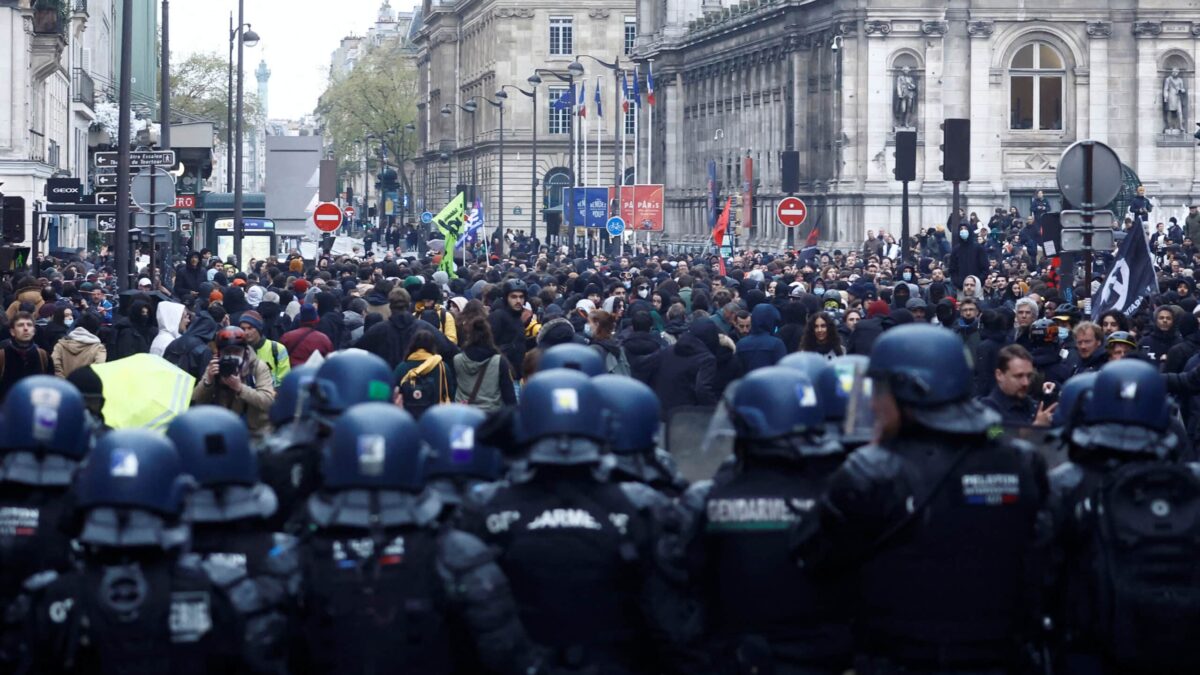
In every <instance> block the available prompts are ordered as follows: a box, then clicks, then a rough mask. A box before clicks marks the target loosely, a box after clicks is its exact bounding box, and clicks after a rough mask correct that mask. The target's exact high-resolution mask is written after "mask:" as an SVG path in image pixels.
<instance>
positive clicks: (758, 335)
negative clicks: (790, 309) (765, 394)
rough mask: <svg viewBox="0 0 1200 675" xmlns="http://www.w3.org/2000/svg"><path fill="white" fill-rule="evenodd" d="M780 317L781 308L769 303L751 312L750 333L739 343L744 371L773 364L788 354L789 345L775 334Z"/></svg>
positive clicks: (738, 356) (760, 305)
mask: <svg viewBox="0 0 1200 675" xmlns="http://www.w3.org/2000/svg"><path fill="white" fill-rule="evenodd" d="M779 318H780V316H779V310H778V309H776V308H775V307H774V306H773V305H770V304H767V303H761V304H759V305H757V306H755V308H754V309H753V310H752V311H751V312H750V334H749V335H747V336H746V337H744V338H742V339H741V340H740V341H739V342H738V343H737V358H738V361H739V362H741V365H742V370H743V371H744V372H747V373H749V372H750V371H752V370H754V369H756V368H766V367H768V366H773V365H775V364H777V363H779V361H780V360H781V359H782V358H783V357H784V356H787V346H786V345H784V343H783V340H781V339H779V338H778V337H776V336H775V329H776V326H778V324H779Z"/></svg>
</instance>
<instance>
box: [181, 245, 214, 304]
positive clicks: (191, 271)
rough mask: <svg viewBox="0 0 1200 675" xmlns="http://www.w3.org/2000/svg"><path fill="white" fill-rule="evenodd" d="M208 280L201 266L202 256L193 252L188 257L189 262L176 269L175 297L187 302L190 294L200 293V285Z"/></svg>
mask: <svg viewBox="0 0 1200 675" xmlns="http://www.w3.org/2000/svg"><path fill="white" fill-rule="evenodd" d="M207 280H208V278H207V274H205V271H204V268H203V267H202V266H201V265H200V254H199V253H196V252H195V251H193V252H192V253H191V254H189V255H188V258H187V262H184V263H180V265H179V266H178V267H176V268H175V286H174V288H173V292H174V294H175V297H177V298H180V299H185V300H186V299H187V297H188V295H189V294H191V293H199V292H200V284H202V283H204V282H205V281H207Z"/></svg>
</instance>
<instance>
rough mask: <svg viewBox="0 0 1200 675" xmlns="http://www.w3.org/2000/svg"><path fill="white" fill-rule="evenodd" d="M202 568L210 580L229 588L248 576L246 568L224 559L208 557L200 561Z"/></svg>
mask: <svg viewBox="0 0 1200 675" xmlns="http://www.w3.org/2000/svg"><path fill="white" fill-rule="evenodd" d="M200 568H201V569H203V570H204V574H205V575H206V576H208V578H209V580H210V581H212V582H213V583H214V584H216V585H217V586H219V587H221V588H225V589H229V588H233V587H234V586H236V585H237V584H238V583H240V582H241V581H242V580H243V579H245V578H246V569H245V568H244V567H242V566H240V565H233V564H230V563H228V562H225V561H223V560H219V559H215V558H206V559H204V560H201V561H200Z"/></svg>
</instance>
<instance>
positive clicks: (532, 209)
mask: <svg viewBox="0 0 1200 675" xmlns="http://www.w3.org/2000/svg"><path fill="white" fill-rule="evenodd" d="M527 82H529V85H530V91H525V90H524V89H522V88H520V87H518V86H516V85H512V84H506V85H504V86H503V87H500V91H498V92H496V96H497V97H500V94H502V93H504V90H505V89H515V90H517V91H519V92H521V93H522V94H524V95H525V96H526V97H528V98H530V99H532V100H533V166H532V168H531V170H530V172H529V176H530V181H529V237H530V238H531V239H537V210H538V209H537V186H538V175H537V160H538V134H537V128H538V124H537V123H538V107H537V86H538V85H539V84H541V83H542V78H540V77H538V76H537V73H534V74H533V75H530V76H529V79H528V80H527ZM504 98H508V94H504ZM535 253H536V251H535Z"/></svg>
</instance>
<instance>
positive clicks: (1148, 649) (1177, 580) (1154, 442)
mask: <svg viewBox="0 0 1200 675" xmlns="http://www.w3.org/2000/svg"><path fill="white" fill-rule="evenodd" d="M1073 381H1074V380H1072V382H1073ZM1068 384H1071V383H1070V382H1069V383H1068ZM1170 415H1171V411H1170V406H1169V404H1168V399H1167V390H1166V384H1165V382H1164V379H1163V377H1162V375H1160V374H1159V373H1158V371H1157V369H1156V368H1155V367H1154V366H1152V365H1150V364H1148V363H1145V362H1142V361H1137V360H1133V359H1122V360H1120V361H1116V362H1113V363H1109V364H1108V365H1106V366H1104V367H1103V368H1101V369H1100V372H1099V373H1098V374H1096V375H1095V376H1094V382H1093V383H1092V386H1091V390H1090V392H1089V393H1088V394H1087V396H1086V397H1085V398H1084V399H1083V407H1082V410H1081V414H1079V415H1077V416H1076V421H1075V423H1074V424H1073V425H1071V426H1070V427H1069V429H1068V432H1067V439H1068V443H1069V448H1070V450H1069V452H1070V459H1071V461H1070V462H1068V463H1066V464H1063V465H1062V466H1059V467H1057V468H1056V469H1055V470H1054V471H1053V472H1051V474H1050V484H1051V489H1052V504H1053V512H1054V514H1055V524H1056V528H1055V529H1056V532H1057V534H1058V541H1059V545H1060V546H1061V549H1062V553H1063V564H1062V567H1061V569H1059V570H1057V572H1058V573H1057V574H1056V575H1055V576H1054V577H1053V578H1052V580H1051V588H1061V589H1063V591H1062V593H1061V596H1060V598H1059V602H1060V606H1059V607H1058V612H1059V614H1058V615H1059V629H1060V630H1059V633H1060V635H1061V636H1062V639H1063V655H1062V663H1061V671H1062V672H1065V673H1069V674H1074V673H1101V674H1110V673H1111V674H1115V673H1122V674H1124V673H1159V674H1174V673H1195V672H1198V671H1200V655H1197V654H1196V651H1195V650H1194V649H1191V648H1190V647H1189V646H1188V645H1192V644H1195V643H1196V641H1197V640H1200V623H1198V622H1197V618H1198V617H1200V596H1198V595H1197V593H1196V588H1197V574H1196V565H1195V561H1196V559H1197V557H1198V556H1200V543H1198V542H1200V524H1198V521H1197V519H1196V516H1195V513H1196V508H1197V506H1196V505H1197V504H1200V479H1197V473H1196V466H1195V465H1181V464H1179V463H1177V462H1175V461H1173V460H1172V459H1171V457H1172V455H1173V453H1174V452H1175V447H1176V446H1177V444H1178V438H1177V437H1176V435H1175V432H1174V431H1173V430H1172V426H1171V421H1170Z"/></svg>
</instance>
